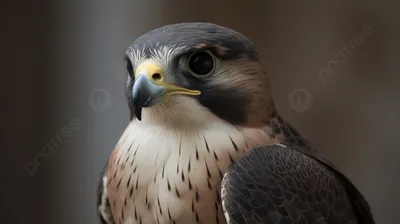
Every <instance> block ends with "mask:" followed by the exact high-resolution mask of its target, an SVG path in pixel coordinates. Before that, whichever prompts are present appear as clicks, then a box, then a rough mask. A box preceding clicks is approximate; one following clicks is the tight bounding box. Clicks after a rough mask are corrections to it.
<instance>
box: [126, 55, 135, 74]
mask: <svg viewBox="0 0 400 224" xmlns="http://www.w3.org/2000/svg"><path fill="white" fill-rule="evenodd" d="M126 70H127V71H128V73H129V75H131V76H132V75H133V66H132V62H131V60H129V58H126Z"/></svg>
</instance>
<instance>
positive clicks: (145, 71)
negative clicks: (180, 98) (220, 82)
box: [132, 62, 201, 121]
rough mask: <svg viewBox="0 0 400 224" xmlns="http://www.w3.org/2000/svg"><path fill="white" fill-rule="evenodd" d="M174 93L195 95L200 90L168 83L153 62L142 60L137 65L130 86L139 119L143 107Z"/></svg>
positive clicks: (162, 100) (198, 93)
mask: <svg viewBox="0 0 400 224" xmlns="http://www.w3.org/2000/svg"><path fill="white" fill-rule="evenodd" d="M174 94H180V95H192V96H196V95H200V94H201V92H200V91H198V90H190V89H186V88H183V87H179V86H176V85H172V84H169V83H168V82H167V81H166V80H165V73H164V71H163V70H162V69H161V68H160V67H159V66H158V65H155V64H154V63H151V62H144V63H143V64H141V65H139V66H138V68H137V69H136V72H135V82H134V84H133V87H132V103H133V106H134V113H135V116H136V117H137V119H138V120H139V121H140V120H141V119H142V108H143V107H151V106H154V105H155V104H157V103H160V102H164V101H166V100H167V99H168V97H170V96H171V95H174Z"/></svg>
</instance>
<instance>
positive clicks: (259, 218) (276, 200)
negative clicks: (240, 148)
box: [221, 145, 375, 224]
mask: <svg viewBox="0 0 400 224" xmlns="http://www.w3.org/2000/svg"><path fill="white" fill-rule="evenodd" d="M327 164H330V163H327ZM327 164H326V163H324V162H322V161H320V160H319V159H316V158H314V156H310V155H308V154H306V153H304V152H300V151H298V150H294V149H292V148H289V147H284V146H280V145H274V146H267V147H263V148H257V149H254V150H252V151H251V152H250V153H249V154H248V155H247V156H246V157H244V158H242V159H241V160H239V161H238V162H237V163H235V164H233V165H232V166H231V167H230V168H229V169H228V172H227V173H226V174H225V176H224V178H223V181H222V190H221V191H222V192H221V194H222V200H223V208H224V212H225V216H226V217H227V220H229V221H228V224H241V223H243V224H244V223H268V224H271V223H277V224H278V223H279V224H281V223H288V224H289V223H296V224H300V223H310V224H311V223H321V224H322V223H324V224H325V223H327V224H337V223H341V224H352V223H354V224H355V223H360V224H373V223H375V222H374V220H373V218H372V214H371V211H370V209H369V205H368V203H367V202H366V201H365V199H364V197H363V196H362V195H361V193H359V192H358V190H357V189H356V188H355V186H354V185H353V184H352V183H351V182H350V181H349V180H348V179H347V178H346V177H345V176H344V175H343V174H341V173H339V172H338V171H337V170H336V169H335V168H330V166H329V165H327Z"/></svg>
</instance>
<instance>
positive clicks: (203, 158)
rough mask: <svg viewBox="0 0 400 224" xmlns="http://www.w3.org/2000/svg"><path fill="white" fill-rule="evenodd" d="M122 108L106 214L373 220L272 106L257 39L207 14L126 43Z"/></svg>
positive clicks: (117, 219) (104, 189) (153, 221)
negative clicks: (124, 116) (126, 116)
mask: <svg viewBox="0 0 400 224" xmlns="http://www.w3.org/2000/svg"><path fill="white" fill-rule="evenodd" d="M126 70H127V73H128V74H129V75H127V83H126V96H127V99H128V105H129V108H130V112H131V119H130V122H129V124H128V126H127V127H126V129H125V131H124V132H123V134H122V136H121V137H120V140H119V141H118V143H117V144H116V147H115V148H114V150H113V152H112V153H111V156H110V158H109V161H108V163H107V165H106V167H105V169H104V171H103V174H102V176H101V181H100V183H99V186H98V202H97V204H98V213H99V216H100V219H101V223H103V224H138V223H144V224H159V223H169V224H190V223H204V224H210V223H216V224H222V223H228V224H233V223H234V224H236V223H237V224H239V223H240V224H241V223H243V224H244V223H249V224H257V223H266V224H278V223H280V224H283V223H298V224H300V223H309V224H311V223H321V224H322V223H324V224H325V223H327V224H350V223H354V224H356V223H358V224H373V223H375V222H374V220H373V216H372V214H371V211H370V207H369V204H368V203H367V201H366V200H365V199H364V197H363V195H362V194H361V193H360V192H359V191H358V190H357V188H356V187H355V186H354V185H353V184H352V182H351V181H350V180H349V179H348V178H346V176H345V175H344V174H343V173H341V172H340V171H339V170H338V169H337V168H336V167H335V166H334V165H333V164H332V163H331V162H330V161H329V160H328V159H326V158H324V157H323V156H321V155H320V154H319V153H318V152H317V151H316V150H314V148H313V147H312V146H311V145H310V144H309V142H308V141H307V140H306V139H304V138H303V137H301V135H300V134H299V133H298V132H297V131H296V130H295V129H294V128H293V127H292V126H291V125H290V124H288V123H287V122H286V121H285V120H284V119H283V118H282V117H281V116H280V115H279V114H278V112H277V110H276V108H275V106H274V101H273V99H272V96H271V84H270V81H269V78H268V73H267V70H266V69H265V67H264V65H263V64H262V63H261V61H260V58H259V55H258V53H257V50H256V47H255V46H254V44H253V43H252V42H251V41H250V40H249V39H248V38H246V37H245V36H243V35H242V34H240V33H238V32H236V31H233V30H231V29H229V28H226V27H222V26H219V25H216V24H211V23H200V22H193V23H179V24H171V25H166V26H163V27H160V28H157V29H155V30H152V31H150V32H148V33H146V34H144V35H142V36H140V37H139V38H137V39H136V40H135V41H134V42H133V43H132V44H131V45H130V46H129V48H128V49H127V51H126Z"/></svg>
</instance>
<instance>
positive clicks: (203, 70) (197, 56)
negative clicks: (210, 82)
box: [189, 51, 214, 77]
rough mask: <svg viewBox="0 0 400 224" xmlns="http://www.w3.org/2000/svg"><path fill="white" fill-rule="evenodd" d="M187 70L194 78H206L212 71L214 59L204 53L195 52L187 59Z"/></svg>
mask: <svg viewBox="0 0 400 224" xmlns="http://www.w3.org/2000/svg"><path fill="white" fill-rule="evenodd" d="M189 68H190V70H192V72H193V73H194V75H196V76H201V77H203V76H206V75H208V74H210V73H211V72H212V71H213V69H214V58H213V56H212V55H211V54H210V53H208V52H206V51H202V52H196V53H194V54H192V55H191V56H190V58H189Z"/></svg>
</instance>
